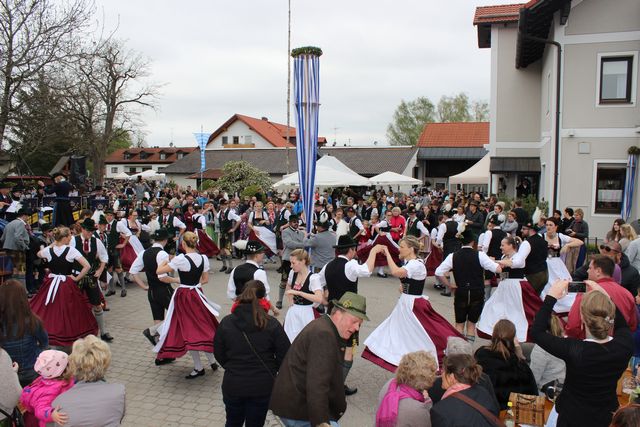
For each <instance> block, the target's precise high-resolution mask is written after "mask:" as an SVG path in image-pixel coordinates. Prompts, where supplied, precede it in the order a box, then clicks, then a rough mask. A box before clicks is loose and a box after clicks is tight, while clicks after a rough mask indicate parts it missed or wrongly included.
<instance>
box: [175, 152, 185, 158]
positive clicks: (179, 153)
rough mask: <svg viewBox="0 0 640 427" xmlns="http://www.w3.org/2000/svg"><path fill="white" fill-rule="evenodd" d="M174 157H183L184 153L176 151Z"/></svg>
mask: <svg viewBox="0 0 640 427" xmlns="http://www.w3.org/2000/svg"><path fill="white" fill-rule="evenodd" d="M176 157H177V158H178V159H181V158H183V157H184V153H183V152H182V151H178V152H177V153H176Z"/></svg>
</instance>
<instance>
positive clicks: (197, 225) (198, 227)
mask: <svg viewBox="0 0 640 427" xmlns="http://www.w3.org/2000/svg"><path fill="white" fill-rule="evenodd" d="M201 216H202V214H193V216H192V217H191V221H193V229H194V230H202V224H200V221H198V220H199V219H200V217H201Z"/></svg>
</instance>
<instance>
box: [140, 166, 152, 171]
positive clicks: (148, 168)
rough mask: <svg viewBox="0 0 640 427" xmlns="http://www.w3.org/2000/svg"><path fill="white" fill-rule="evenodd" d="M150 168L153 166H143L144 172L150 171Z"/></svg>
mask: <svg viewBox="0 0 640 427" xmlns="http://www.w3.org/2000/svg"><path fill="white" fill-rule="evenodd" d="M148 170H151V166H143V167H142V172H144V171H148Z"/></svg>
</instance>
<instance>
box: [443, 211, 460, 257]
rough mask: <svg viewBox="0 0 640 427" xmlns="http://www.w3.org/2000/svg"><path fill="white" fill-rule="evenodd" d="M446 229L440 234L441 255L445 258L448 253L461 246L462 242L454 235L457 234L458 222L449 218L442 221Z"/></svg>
mask: <svg viewBox="0 0 640 427" xmlns="http://www.w3.org/2000/svg"><path fill="white" fill-rule="evenodd" d="M444 225H445V227H446V231H445V232H444V236H442V257H443V259H445V258H447V256H448V255H449V254H452V253H454V252H456V251H457V250H458V249H460V248H461V247H462V242H461V241H460V239H458V238H457V237H456V235H457V234H458V223H457V222H455V221H453V220H451V221H447V222H445V223H444Z"/></svg>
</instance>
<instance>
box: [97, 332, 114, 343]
mask: <svg viewBox="0 0 640 427" xmlns="http://www.w3.org/2000/svg"><path fill="white" fill-rule="evenodd" d="M100 339H101V340H102V341H105V342H111V341H113V337H112V336H111V334H110V333H109V332H107V333H106V334H102V335H100Z"/></svg>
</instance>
